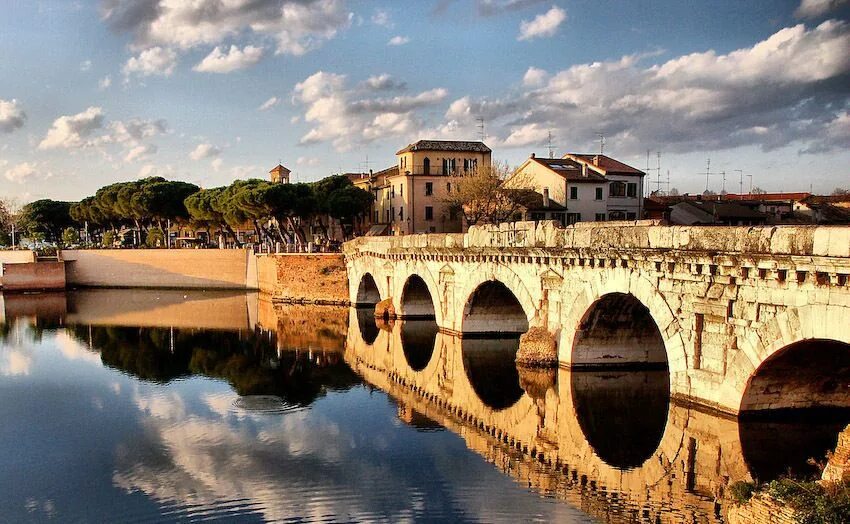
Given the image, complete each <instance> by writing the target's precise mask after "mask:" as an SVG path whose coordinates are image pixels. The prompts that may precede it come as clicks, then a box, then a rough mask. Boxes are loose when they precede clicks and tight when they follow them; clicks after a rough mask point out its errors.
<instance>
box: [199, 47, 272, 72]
mask: <svg viewBox="0 0 850 524" xmlns="http://www.w3.org/2000/svg"><path fill="white" fill-rule="evenodd" d="M262 58H263V48H262V47H254V46H252V45H246V46H245V47H244V48H242V49H239V48H238V47H237V46H235V45H232V46H230V50H229V51H227V53H224V52H223V51H222V50H221V48H220V47H218V46H216V47H215V49H213V50H212V51H211V52H210V54H208V55H207V56H206V57H205V58H204V59H203V60H201V62H200V63H199V64H198V65H196V66H195V67H194V68H193V69H194V70H195V71H199V72H203V73H230V72H233V71H236V70H239V69H245V68H246V67H250V66H252V65H254V64H256V63H257V62H259V61H260V60H261V59H262Z"/></svg>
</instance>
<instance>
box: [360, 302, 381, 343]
mask: <svg viewBox="0 0 850 524" xmlns="http://www.w3.org/2000/svg"><path fill="white" fill-rule="evenodd" d="M357 327H358V328H359V329H360V336H361V337H362V338H363V342H365V343H367V344H369V345H372V344H374V343H375V340H377V338H378V332H379V331H380V330H379V329H378V325H377V324H376V323H375V313H374V312H373V311H372V310H370V309H366V308H358V309H357Z"/></svg>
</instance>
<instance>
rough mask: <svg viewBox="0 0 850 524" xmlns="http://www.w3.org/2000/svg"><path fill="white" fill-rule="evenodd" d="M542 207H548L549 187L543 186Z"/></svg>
mask: <svg viewBox="0 0 850 524" xmlns="http://www.w3.org/2000/svg"><path fill="white" fill-rule="evenodd" d="M543 207H549V188H548V187H544V188H543Z"/></svg>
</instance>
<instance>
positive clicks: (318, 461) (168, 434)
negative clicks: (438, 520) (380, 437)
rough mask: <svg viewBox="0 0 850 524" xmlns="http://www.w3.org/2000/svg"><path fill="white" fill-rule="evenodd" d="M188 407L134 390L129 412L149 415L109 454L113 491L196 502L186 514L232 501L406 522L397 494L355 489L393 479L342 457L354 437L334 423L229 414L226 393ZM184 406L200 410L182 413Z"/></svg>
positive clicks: (350, 454)
mask: <svg viewBox="0 0 850 524" xmlns="http://www.w3.org/2000/svg"><path fill="white" fill-rule="evenodd" d="M197 400H198V403H197V404H195V403H193V402H192V400H191V399H189V398H181V397H180V395H178V394H176V393H171V394H152V395H145V394H144V393H137V395H136V399H135V403H136V405H137V406H138V407H139V409H140V410H142V411H143V412H144V413H145V414H147V415H150V416H147V417H144V419H143V420H142V425H143V426H144V428H145V436H144V437H142V441H141V442H133V443H127V444H126V445H123V446H121V447H120V448H119V449H118V450H117V453H116V455H117V462H116V471H115V473H114V475H113V482H114V484H115V485H116V486H118V487H119V488H122V489H124V490H126V491H127V492H134V491H141V492H143V493H145V494H146V495H148V496H150V497H151V498H153V499H154V500H157V501H159V502H160V503H163V504H167V505H172V504H178V505H184V504H185V505H188V504H192V505H197V508H195V509H193V511H203V510H204V508H207V509H209V508H211V507H213V506H215V505H218V504H221V503H222V502H224V501H227V500H230V501H236V500H240V502H239V503H238V506H239V507H241V508H242V509H243V510H246V511H247V510H250V511H259V512H261V513H262V515H263V516H264V517H265V518H267V519H274V520H277V519H288V518H293V517H300V518H306V519H315V520H320V519H322V518H325V517H327V516H328V515H338V516H346V518H348V517H351V518H352V519H354V520H370V519H374V518H375V515H376V513H375V511H377V512H378V513H377V514H380V515H382V518H390V519H391V520H393V521H400V520H404V519H405V518H406V517H410V515H411V514H410V511H411V510H412V508H411V507H410V506H409V504H410V501H409V499H407V498H406V497H404V496H399V497H396V496H394V497H392V498H391V500H387V499H386V496H385V493H386V491H387V490H388V488H387V489H383V490H380V491H381V492H383V493H381V492H379V493H376V494H374V495H372V494H370V493H364V490H360V489H357V488H358V481H359V480H360V479H388V480H387V482H393V479H392V476H393V473H392V471H391V470H390V468H389V467H387V466H386V465H384V466H382V465H381V464H374V463H373V462H374V461H373V460H370V459H369V458H368V457H360V456H359V454H358V453H357V452H356V451H352V450H353V449H354V448H355V445H354V444H355V441H354V437H353V436H351V435H347V434H344V433H343V432H342V431H341V430H340V428H339V426H338V425H337V424H335V423H331V422H329V421H328V420H327V419H325V418H324V417H321V416H318V415H317V414H316V413H315V412H313V411H309V410H305V411H300V412H293V413H290V414H287V415H285V416H283V417H279V416H273V417H270V416H265V415H253V414H244V415H241V416H236V417H234V416H233V415H234V413H233V412H232V411H230V410H229V406H231V405H232V402H233V397H232V396H231V395H229V394H222V393H215V394H206V395H205V394H199V397H198V399H197ZM190 405H198V406H205V407H206V408H209V409H210V411H206V410H202V411H203V412H204V413H206V414H205V415H204V416H201V415H199V414H197V413H189V412H188V411H187V406H190ZM225 407H227V408H226V409H225ZM402 484H403V482H402ZM402 489H403V488H402ZM365 491H368V490H365ZM372 496H374V497H375V498H376V500H370V497H372ZM243 499H244V500H243ZM234 504H235V502H234ZM358 515H359V517H358Z"/></svg>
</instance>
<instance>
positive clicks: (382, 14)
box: [372, 9, 394, 28]
mask: <svg viewBox="0 0 850 524" xmlns="http://www.w3.org/2000/svg"><path fill="white" fill-rule="evenodd" d="M372 23H373V24H375V25H379V26H381V27H389V28H392V27H393V25H394V24H393V21H392V18H391V17H390V14H389V13H388V12H386V11H384V10H383V9H378V10H377V11H375V14H373V15H372Z"/></svg>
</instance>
